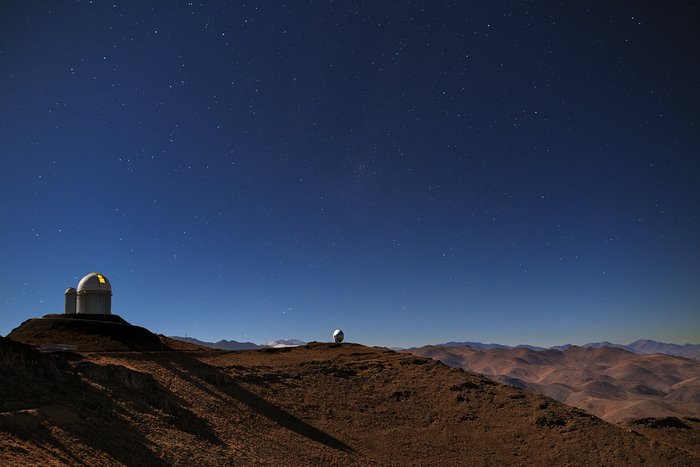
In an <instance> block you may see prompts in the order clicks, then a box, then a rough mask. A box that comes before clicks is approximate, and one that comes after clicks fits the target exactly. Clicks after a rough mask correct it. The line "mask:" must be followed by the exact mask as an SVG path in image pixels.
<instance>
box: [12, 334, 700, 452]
mask: <svg viewBox="0 0 700 467" xmlns="http://www.w3.org/2000/svg"><path fill="white" fill-rule="evenodd" d="M0 376H1V377H2V382H3V383H2V384H1V385H0V396H1V397H0V464H2V465H26V464H51V465H54V464H71V465H73V464H88V465H93V464H128V465H162V464H176V463H184V464H197V465H200V464H201V465H222V464H245V465H250V464H275V465H309V464H341V465H342V464H347V465H369V464H381V465H408V464H410V465H414V464H437V465H455V464H462V465H470V464H480V465H484V464H499V465H502V464H518V465H543V464H579V465H589V464H608V465H610V464H613V465H639V464H641V463H646V464H647V465H693V464H695V465H697V463H698V462H699V461H700V458H698V457H695V455H694V454H693V453H692V452H691V451H686V450H683V449H677V448H674V447H672V446H669V445H667V444H666V443H664V442H658V441H653V440H652V439H651V438H649V437H647V436H645V435H643V434H641V433H642V431H640V430H634V431H630V429H622V428H620V427H617V426H615V425H611V424H609V423H606V422H604V421H602V420H600V419H598V418H596V417H593V416H591V415H589V414H587V413H585V412H583V411H581V410H579V409H575V408H571V407H568V406H565V405H563V404H561V403H559V402H556V401H554V400H552V399H549V398H548V397H545V396H541V395H534V394H529V393H527V392H525V391H523V390H521V389H518V388H515V387H512V386H506V385H501V384H498V383H494V382H492V381H490V380H488V379H486V378H483V377H481V376H477V375H473V374H469V373H466V372H464V371H461V370H458V369H453V368H450V367H447V366H445V365H442V364H440V363H438V362H435V361H432V360H429V359H424V358H419V357H415V356H412V355H407V354H401V353H396V352H393V351H390V350H387V349H381V348H368V347H363V346H360V345H355V344H318V343H312V344H308V345H306V346H302V347H295V348H283V349H261V350H244V351H237V352H226V351H216V350H207V351H191V350H190V351H159V352H155V351H149V352H127V351H120V352H87V353H75V352H56V353H51V354H46V353H40V352H38V351H37V350H35V349H33V348H31V347H29V346H27V345H23V344H19V343H16V342H13V341H11V340H9V339H0ZM642 428H644V429H646V428H647V427H642ZM649 429H651V428H649Z"/></svg>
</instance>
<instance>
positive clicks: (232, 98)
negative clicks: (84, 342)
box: [0, 0, 700, 346]
mask: <svg viewBox="0 0 700 467" xmlns="http://www.w3.org/2000/svg"><path fill="white" fill-rule="evenodd" d="M691 3H692V2H637V1H630V2H564V4H563V5H562V4H560V3H559V2H491V1H485V2H461V1H459V2H437V1H435V2H433V1H430V2H410V1H400V2H399V1H397V2H381V1H366V2H359V1H335V2H330V1H313V2H310V1H290V2H285V3H278V2H271V1H265V2H260V3H255V2H246V3H245V4H236V3H235V2H203V3H200V2H186V1H185V2H182V1H168V2H165V1H163V2H160V1H158V2H149V1H132V2H121V1H119V2H102V1H97V0H95V1H93V2H90V1H80V2H53V1H44V2H42V1H35V2H20V1H13V2H9V1H8V2H2V6H1V7H0V111H1V112H2V113H1V114H0V157H1V159H0V160H1V161H2V166H1V169H0V334H6V333H8V332H9V331H10V330H11V329H13V328H14V327H16V326H17V325H19V324H20V323H21V322H22V321H24V320H25V319H28V318H30V317H36V316H41V315H44V314H47V313H60V312H62V311H63V292H64V290H65V289H66V288H67V287H70V286H72V287H75V286H76V284H77V282H78V280H79V279H80V278H81V277H82V276H83V275H85V274H87V273H88V272H90V271H93V270H94V271H99V272H101V273H103V274H105V275H106V276H107V277H108V278H109V279H110V281H111V283H112V287H113V290H114V296H113V306H112V308H113V312H114V313H116V314H120V315H121V316H122V317H124V318H125V319H126V320H128V321H129V322H131V323H133V324H138V325H141V326H145V327H147V328H149V329H151V330H152V331H154V332H158V333H164V334H169V335H173V334H174V335H185V334H187V335H188V336H194V337H198V338H200V339H205V340H218V339H223V338H225V339H235V340H240V341H243V340H251V341H254V342H264V341H268V340H272V339H278V338H289V337H294V338H299V339H303V340H307V341H310V340H329V339H330V336H331V333H332V331H333V329H335V328H337V327H340V328H342V329H343V330H344V331H345V335H346V339H347V340H349V341H353V342H360V343H364V344H371V345H385V346H411V345H424V344H428V343H438V342H445V341H450V340H473V341H483V342H492V341H494V342H499V343H503V344H519V343H530V344H537V345H553V344H561V343H567V342H568V343H579V344H581V343H585V342H590V341H599V340H604V339H607V340H610V341H616V342H623V343H627V342H630V341H632V340H635V339H638V338H651V339H656V340H662V341H666V342H677V343H684V342H688V341H691V342H700V243H699V242H700V152H699V149H700V131H699V130H700V128H699V127H700V121H699V117H698V112H699V109H700V60H699V59H698V54H697V45H698V44H700V32H699V31H700V29H699V28H698V24H700V10H699V9H698V7H693V6H691Z"/></svg>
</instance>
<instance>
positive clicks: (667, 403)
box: [410, 346, 700, 422]
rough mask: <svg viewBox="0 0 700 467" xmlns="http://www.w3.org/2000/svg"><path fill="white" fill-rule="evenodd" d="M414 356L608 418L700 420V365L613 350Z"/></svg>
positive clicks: (458, 350) (428, 351) (454, 351)
mask: <svg viewBox="0 0 700 467" xmlns="http://www.w3.org/2000/svg"><path fill="white" fill-rule="evenodd" d="M410 352H411V353H413V354H415V355H420V356H423V357H430V358H433V359H436V360H439V361H442V362H443V363H446V364H448V365H450V366H453V367H456V368H463V369H465V370H469V371H473V372H476V373H481V374H483V375H485V376H488V377H489V378H491V379H494V380H497V381H501V382H506V383H509V384H513V385H515V386H518V387H521V388H524V389H527V390H529V391H532V392H537V393H540V394H545V395H548V396H550V397H553V398H555V399H557V400H559V401H561V402H565V403H567V404H569V405H573V406H576V407H579V408H582V409H584V410H586V411H588V412H591V413H593V414H595V415H597V416H599V417H601V418H603V419H605V420H608V421H611V422H619V421H624V420H631V419H636V418H644V417H668V416H675V417H698V416H700V361H697V360H692V359H687V358H684V357H675V356H670V355H659V354H657V355H640V354H635V353H631V352H628V351H626V350H623V349H618V348H613V347H599V348H595V349H592V348H582V347H572V348H570V349H567V350H565V351H559V350H544V351H533V350H530V349H526V348H515V349H492V350H477V349H473V348H470V347H439V346H426V347H421V348H419V349H411V350H410Z"/></svg>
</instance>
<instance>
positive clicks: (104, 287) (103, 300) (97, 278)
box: [65, 272, 112, 315]
mask: <svg viewBox="0 0 700 467" xmlns="http://www.w3.org/2000/svg"><path fill="white" fill-rule="evenodd" d="M76 312H77V313H78V314H80V315H111V314H112V285H111V284H110V283H109V281H108V280H107V278H106V277H105V276H103V275H102V274H100V273H99V272H91V273H90V274H88V275H87V276H85V277H83V278H82V279H81V280H80V282H79V283H78V289H77V290H76V289H74V288H73V287H69V288H68V289H66V307H65V313H66V314H67V315H71V314H75V313H76Z"/></svg>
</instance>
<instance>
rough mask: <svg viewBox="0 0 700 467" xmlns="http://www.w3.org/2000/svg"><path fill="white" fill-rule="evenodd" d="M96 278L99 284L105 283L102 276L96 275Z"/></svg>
mask: <svg viewBox="0 0 700 467" xmlns="http://www.w3.org/2000/svg"><path fill="white" fill-rule="evenodd" d="M97 278H98V279H99V280H100V284H104V283H105V278H104V277H103V276H102V274H98V275H97Z"/></svg>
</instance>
